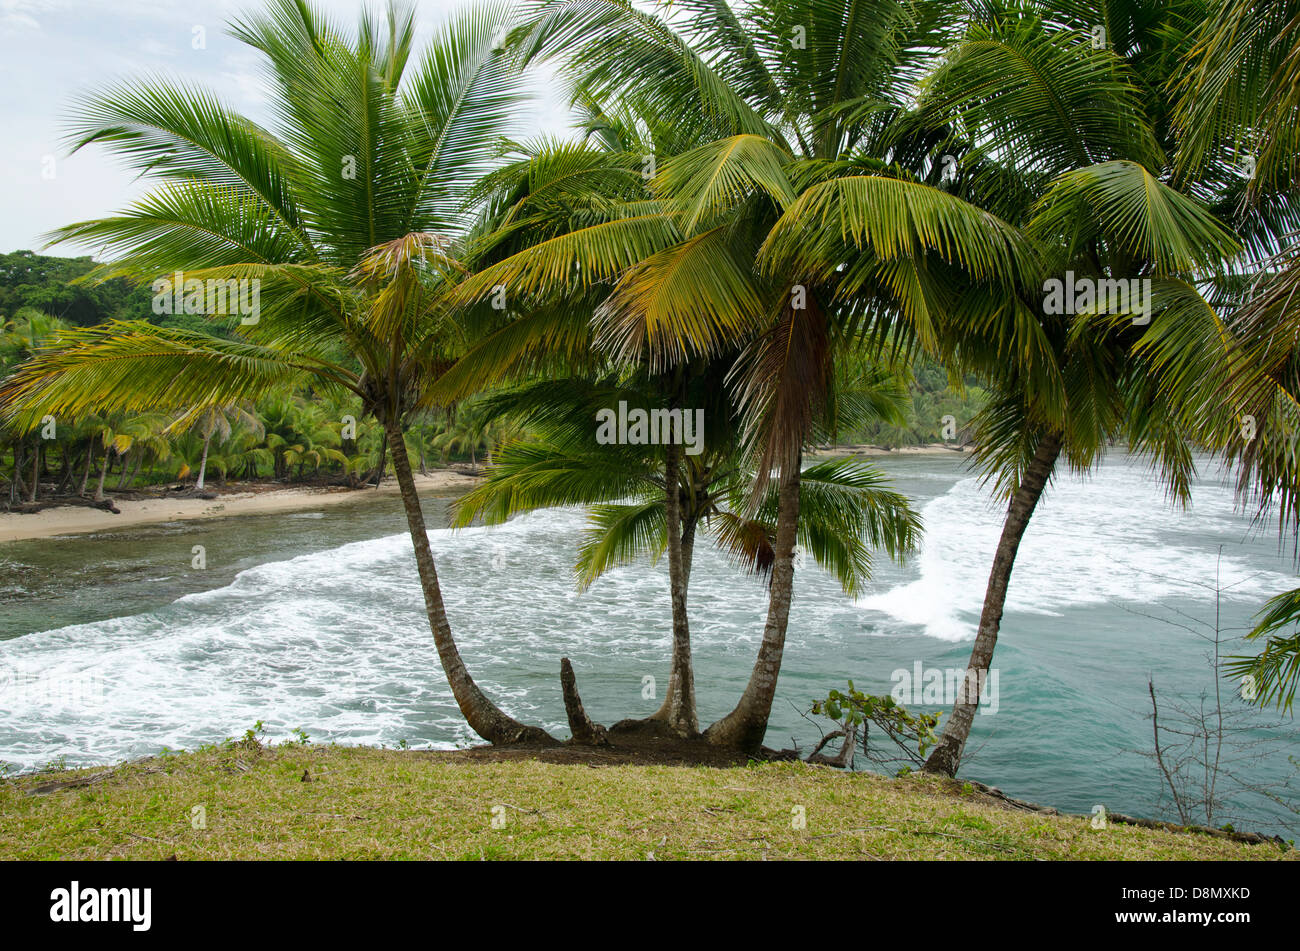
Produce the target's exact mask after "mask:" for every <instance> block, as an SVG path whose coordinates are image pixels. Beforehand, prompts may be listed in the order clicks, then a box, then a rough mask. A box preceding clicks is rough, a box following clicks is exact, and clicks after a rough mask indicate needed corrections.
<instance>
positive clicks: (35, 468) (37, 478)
mask: <svg viewBox="0 0 1300 951" xmlns="http://www.w3.org/2000/svg"><path fill="white" fill-rule="evenodd" d="M40 482H41V441H40V439H37V440H36V445H35V446H34V447H33V448H32V484H31V485H29V486H28V487H27V501H28V502H35V501H36V490H37V489H38V488H40Z"/></svg>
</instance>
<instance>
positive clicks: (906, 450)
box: [808, 442, 970, 459]
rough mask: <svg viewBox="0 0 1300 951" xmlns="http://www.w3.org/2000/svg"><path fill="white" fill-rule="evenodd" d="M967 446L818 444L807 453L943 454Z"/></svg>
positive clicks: (962, 450) (960, 452)
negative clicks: (888, 446)
mask: <svg viewBox="0 0 1300 951" xmlns="http://www.w3.org/2000/svg"><path fill="white" fill-rule="evenodd" d="M969 452H970V449H969V448H964V447H961V446H957V445H955V444H952V443H948V444H945V443H941V442H932V443H928V444H927V445H924V446H903V447H901V448H899V449H882V448H881V447H880V446H862V445H858V446H818V447H817V448H816V449H815V450H813V451H812V452H810V453H808V455H809V456H816V457H818V458H833V459H834V458H839V457H841V456H944V455H950V454H955V455H964V454H966V453H969Z"/></svg>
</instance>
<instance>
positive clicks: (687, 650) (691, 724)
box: [650, 441, 700, 736]
mask: <svg viewBox="0 0 1300 951" xmlns="http://www.w3.org/2000/svg"><path fill="white" fill-rule="evenodd" d="M665 454H666V457H667V458H666V461H665V465H664V509H665V520H666V522H667V526H666V529H667V534H668V583H669V587H670V589H671V591H672V602H673V664H672V672H671V673H670V674H669V677H668V690H667V692H666V694H665V696H664V702H663V705H662V706H661V707H660V708H659V709H658V711H656V712H655V713H654V714H653V715H652V716H651V717H650V719H651V720H662V721H664V722H665V723H667V724H668V725H669V726H670V727H672V728H673V730H675V731H676V732H678V733H680V734H682V735H683V736H696V735H697V734H698V733H699V732H700V722H699V718H698V716H697V715H696V712H695V670H694V667H693V666H692V663H691V630H690V622H689V619H688V617H687V614H686V592H687V584H688V580H687V577H688V576H687V571H686V555H685V551H684V547H685V546H684V545H683V541H684V539H683V537H682V498H681V493H680V490H679V487H678V482H679V475H680V468H681V467H680V459H681V446H680V445H679V444H677V443H675V442H671V441H670V442H669V443H668V445H667V446H666V447H665ZM691 535H692V541H693V539H694V523H692V525H691Z"/></svg>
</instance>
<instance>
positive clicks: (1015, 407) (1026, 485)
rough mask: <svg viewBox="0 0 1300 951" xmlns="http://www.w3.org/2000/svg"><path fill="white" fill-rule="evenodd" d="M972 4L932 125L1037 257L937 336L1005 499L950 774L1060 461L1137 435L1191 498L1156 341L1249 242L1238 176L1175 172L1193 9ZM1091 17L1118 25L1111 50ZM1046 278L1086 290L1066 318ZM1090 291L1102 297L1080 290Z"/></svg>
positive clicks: (1181, 433)
mask: <svg viewBox="0 0 1300 951" xmlns="http://www.w3.org/2000/svg"><path fill="white" fill-rule="evenodd" d="M973 6H974V9H973V10H972V12H971V15H970V16H969V18H968V20H967V23H966V26H965V28H964V35H963V37H962V38H961V39H960V40H959V41H958V42H957V43H956V44H954V45H953V46H952V47H951V48H950V49H949V50H948V52H947V54H946V56H945V57H944V60H943V62H942V63H941V64H940V66H939V67H938V68H937V69H936V70H935V71H934V73H933V74H932V75H931V76H929V77H927V80H926V91H925V94H924V95H923V97H922V98H921V101H920V103H919V107H918V110H917V113H916V116H915V122H916V123H917V124H918V125H919V126H920V127H922V128H928V129H932V130H936V131H943V132H945V133H946V139H945V142H944V148H945V150H948V151H949V154H951V155H953V156H954V157H955V158H957V157H959V158H960V161H958V162H956V167H957V175H956V180H955V181H954V182H953V183H952V185H951V187H952V188H953V189H954V190H955V191H956V192H957V193H958V194H963V195H965V196H967V197H968V198H969V199H970V200H971V201H973V202H977V203H979V204H981V205H983V206H984V207H986V208H988V209H990V210H992V211H996V213H997V214H998V215H999V216H1000V217H1002V218H1005V219H1006V220H1007V221H1009V222H1010V223H1012V224H1013V225H1014V226H1016V227H1017V228H1018V229H1020V230H1021V232H1022V233H1023V234H1024V236H1025V237H1026V239H1027V240H1028V241H1030V242H1031V244H1032V247H1033V252H1034V256H1035V258H1036V259H1037V262H1038V266H1037V268H1036V269H1035V270H1034V271H1031V272H1029V273H1027V274H1025V275H1023V277H1022V280H1020V281H1018V282H1016V284H1015V285H1013V286H1012V287H1011V288H1010V289H1009V290H1010V292H1009V293H1008V288H1005V287H1004V288H997V289H996V290H995V292H994V294H993V295H992V296H989V295H986V294H984V293H982V292H980V290H979V289H976V290H975V292H974V293H971V294H968V295H965V296H964V297H963V299H962V300H960V301H955V302H952V303H951V304H950V308H951V310H950V314H949V315H948V318H947V319H944V320H942V321H941V322H940V324H939V327H938V332H937V334H936V338H937V340H938V341H939V350H940V351H941V352H947V353H949V354H951V356H952V358H953V359H954V361H955V362H956V363H957V364H958V365H959V366H962V367H963V368H964V369H968V370H971V371H974V372H976V373H978V374H979V375H981V376H982V377H983V378H984V379H985V380H986V381H988V384H989V387H990V390H991V398H990V400H989V402H988V404H987V405H986V407H985V409H984V410H983V411H981V413H980V414H979V415H978V416H977V418H976V419H975V420H974V442H975V447H976V461H977V464H979V465H980V466H981V467H982V468H983V471H984V473H985V476H986V478H987V479H989V480H991V481H992V483H993V485H994V487H995V489H996V490H997V492H998V494H999V496H1000V498H1002V499H1004V500H1005V501H1006V503H1007V512H1006V516H1005V519H1004V522H1003V530H1002V534H1001V537H1000V539H999V542H998V547H997V549H996V552H995V554H994V560H993V564H992V566H991V569H990V573H989V580H988V587H987V590H986V594H985V599H984V605H983V609H982V611H981V615H980V620H979V625H978V628H977V633H976V638H975V643H974V645H973V646H972V651H971V657H970V661H969V662H968V664H967V671H968V673H967V678H968V679H967V684H966V686H967V689H966V690H965V691H964V695H963V696H960V697H958V698H957V702H956V703H955V704H954V706H953V710H952V713H951V715H950V716H949V717H948V719H947V720H946V721H945V724H944V730H943V736H942V738H941V740H940V742H939V743H938V744H936V746H935V748H934V750H933V751H932V753H931V754H930V757H929V759H928V760H927V763H926V769H927V770H929V771H934V772H941V773H946V774H949V775H951V774H953V773H955V772H956V770H957V768H958V766H959V764H960V761H961V757H962V753H963V751H964V748H965V744H966V740H967V738H968V736H969V733H970V729H971V725H972V722H973V716H974V712H975V710H976V707H977V704H978V697H977V696H975V693H976V690H974V689H972V688H973V687H974V686H975V685H976V684H978V683H982V682H983V675H984V674H985V673H986V672H987V670H988V668H989V666H990V664H991V663H992V659H993V652H994V648H995V646H996V643H997V639H998V634H999V631H1000V629H1001V622H1002V615H1003V610H1004V606H1005V603H1006V596H1007V591H1008V587H1009V584H1010V580H1011V573H1012V569H1013V567H1014V564H1015V560H1016V554H1017V552H1018V549H1019V545H1020V541H1021V539H1022V538H1023V536H1024V533H1025V531H1026V529H1027V528H1028V525H1029V523H1030V519H1031V517H1032V515H1033V513H1034V511H1035V508H1036V507H1037V505H1038V503H1039V501H1040V500H1041V498H1042V495H1043V492H1044V489H1045V488H1046V486H1047V485H1048V483H1049V482H1050V481H1051V479H1052V478H1053V476H1054V474H1055V473H1056V471H1057V468H1058V464H1059V463H1061V462H1064V463H1066V464H1068V465H1069V466H1070V468H1072V469H1074V470H1076V471H1087V470H1090V469H1092V468H1093V467H1094V466H1095V465H1097V464H1098V462H1099V461H1100V459H1101V458H1102V456H1103V454H1104V452H1105V449H1106V447H1107V446H1108V445H1109V444H1110V442H1111V441H1112V440H1113V439H1115V438H1123V439H1125V440H1126V441H1127V443H1128V445H1129V448H1130V450H1131V451H1134V452H1136V453H1139V454H1144V455H1147V456H1148V457H1150V458H1151V459H1152V460H1153V462H1154V465H1155V467H1156V469H1157V470H1158V472H1159V474H1160V475H1161V477H1162V478H1163V479H1164V480H1165V481H1166V484H1167V485H1168V487H1169V489H1170V493H1171V495H1172V496H1173V497H1174V498H1175V499H1178V500H1182V501H1185V500H1186V498H1187V496H1188V492H1189V486H1190V478H1191V474H1192V471H1193V463H1192V455H1191V450H1192V447H1193V444H1194V443H1193V438H1194V437H1193V436H1192V434H1191V433H1190V432H1189V431H1188V430H1187V429H1186V427H1185V426H1183V425H1182V416H1181V413H1182V409H1183V404H1181V403H1179V402H1175V401H1172V400H1170V399H1168V398H1167V392H1165V391H1162V383H1163V381H1162V379H1161V375H1160V372H1159V369H1160V365H1159V362H1158V361H1157V360H1154V359H1152V356H1151V352H1150V350H1149V349H1148V348H1149V344H1150V341H1151V340H1152V339H1155V338H1158V337H1160V336H1161V335H1164V334H1167V333H1169V332H1170V331H1171V329H1172V328H1173V327H1175V326H1177V324H1178V322H1179V320H1180V319H1181V315H1182V314H1183V313H1185V312H1186V311H1188V310H1190V309H1194V308H1195V307H1197V306H1198V305H1203V304H1204V301H1203V299H1202V298H1201V294H1200V291H1199V287H1201V286H1202V285H1203V283H1204V282H1205V281H1207V280H1211V279H1213V278H1214V277H1216V276H1217V275H1219V274H1221V273H1222V272H1223V271H1224V270H1225V269H1226V266H1227V262H1228V261H1230V260H1231V259H1232V257H1233V256H1234V255H1235V254H1236V253H1237V251H1238V250H1239V245H1238V243H1237V241H1236V239H1235V237H1234V235H1233V234H1232V230H1231V228H1230V227H1228V223H1227V222H1226V221H1225V220H1223V218H1221V216H1220V215H1219V214H1218V213H1217V212H1218V211H1219V209H1217V208H1215V207H1212V204H1211V203H1212V201H1213V198H1214V196H1215V195H1217V194H1220V193H1221V192H1222V189H1223V177H1222V169H1221V168H1215V169H1212V170H1211V173H1210V174H1207V175H1203V176H1200V177H1199V178H1196V179H1183V180H1175V179H1171V177H1170V175H1169V174H1168V173H1169V171H1170V159H1169V156H1170V155H1171V154H1172V152H1173V146H1174V142H1175V139H1174V135H1173V132H1172V130H1171V128H1170V126H1169V124H1168V121H1167V117H1166V115H1165V112H1164V110H1163V107H1162V106H1161V98H1160V94H1161V92H1162V91H1163V89H1164V87H1165V85H1166V83H1167V82H1168V81H1169V79H1170V78H1171V76H1172V75H1174V74H1175V73H1176V70H1177V67H1176V62H1177V58H1178V55H1179V54H1180V53H1181V52H1182V51H1183V50H1185V49H1186V48H1188V47H1189V46H1190V42H1191V36H1190V34H1189V32H1188V28H1187V20H1186V19H1185V18H1184V17H1183V15H1182V14H1183V13H1184V12H1185V11H1180V10H1168V11H1164V12H1163V13H1156V12H1154V11H1151V10H1149V9H1147V8H1146V6H1145V5H1144V4H1141V3H1137V2H1118V3H1116V2H1098V3H1095V4H1092V3H1083V4H1078V5H1075V6H1074V7H1072V8H1071V9H1070V10H1069V11H1067V12H1065V13H1061V12H1059V11H1055V10H1053V9H1051V8H1050V5H1048V4H1042V3H1038V2H1019V3H1015V2H1010V3H1003V4H997V5H986V4H980V5H977V6H976V5H973ZM1185 6H1195V4H1188V5H1185ZM1093 24H1105V27H1104V31H1105V32H1104V34H1102V36H1103V38H1104V42H1101V43H1098V42H1095V41H1094V37H1095V36H1098V34H1096V33H1095V31H1094V30H1093V28H1092V25H1093ZM1100 103H1104V107H1102V108H1099V104H1100ZM829 210H830V211H831V212H832V213H833V211H834V209H833V208H831V209H829ZM797 237H798V229H796V231H795V234H794V236H793V237H792V239H791V240H792V241H795V240H797ZM795 253H797V252H795ZM847 266H848V268H849V270H852V268H853V265H852V264H851V263H850V264H848V265H847ZM1023 278H1028V280H1024V279H1023ZM1045 279H1046V280H1045ZM1049 280H1050V281H1056V282H1057V284H1056V289H1057V290H1059V291H1060V292H1061V293H1062V294H1063V295H1068V296H1069V297H1070V298H1074V299H1072V300H1070V302H1069V303H1068V304H1067V305H1066V307H1065V308H1064V309H1062V308H1060V307H1057V306H1056V303H1060V301H1055V302H1054V300H1053V298H1052V297H1051V296H1050V293H1049V287H1050V285H1049V284H1048V283H1047V281H1049ZM1080 286H1083V287H1084V288H1086V289H1088V290H1093V291H1095V293H1093V294H1091V295H1090V296H1081V297H1077V298H1075V294H1076V290H1077V289H1078V288H1079V287H1080ZM1120 291H1127V292H1128V293H1127V294H1123V295H1122V294H1121V293H1120ZM1076 305H1077V306H1076ZM954 317H955V318H956V319H955V320H953V319H951V318H954ZM1026 355H1029V356H1030V359H1028V360H1026V359H1024V358H1023V357H1024V356H1026Z"/></svg>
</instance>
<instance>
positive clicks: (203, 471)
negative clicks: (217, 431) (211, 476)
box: [194, 433, 212, 492]
mask: <svg viewBox="0 0 1300 951" xmlns="http://www.w3.org/2000/svg"><path fill="white" fill-rule="evenodd" d="M211 442H212V433H208V434H207V435H206V436H204V437H203V459H202V460H201V461H200V462H199V481H198V482H195V483H194V488H196V489H198V490H199V491H200V492H201V491H203V479H204V476H206V475H207V471H208V444H209V443H211Z"/></svg>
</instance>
